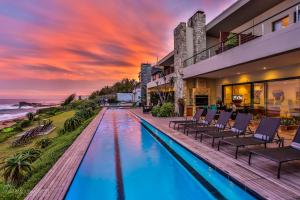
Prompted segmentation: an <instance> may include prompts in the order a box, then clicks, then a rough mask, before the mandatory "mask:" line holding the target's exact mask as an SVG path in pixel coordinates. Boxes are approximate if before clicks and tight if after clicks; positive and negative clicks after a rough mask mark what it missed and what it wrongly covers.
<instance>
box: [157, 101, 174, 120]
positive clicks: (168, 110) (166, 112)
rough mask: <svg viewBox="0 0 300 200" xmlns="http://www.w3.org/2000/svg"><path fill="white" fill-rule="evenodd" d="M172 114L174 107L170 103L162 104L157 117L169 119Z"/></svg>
mask: <svg viewBox="0 0 300 200" xmlns="http://www.w3.org/2000/svg"><path fill="white" fill-rule="evenodd" d="M173 113H174V105H173V104H172V103H164V104H163V105H162V106H161V107H160V109H159V117H171V116H172V115H173Z"/></svg>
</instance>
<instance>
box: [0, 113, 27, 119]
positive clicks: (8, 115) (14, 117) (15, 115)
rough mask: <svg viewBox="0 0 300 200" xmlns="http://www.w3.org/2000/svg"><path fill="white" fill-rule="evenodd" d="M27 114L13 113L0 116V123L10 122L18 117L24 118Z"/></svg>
mask: <svg viewBox="0 0 300 200" xmlns="http://www.w3.org/2000/svg"><path fill="white" fill-rule="evenodd" d="M27 113H28V112H20V113H15V114H1V115H0V121H6V120H11V119H16V118H19V117H24V116H26V114H27Z"/></svg>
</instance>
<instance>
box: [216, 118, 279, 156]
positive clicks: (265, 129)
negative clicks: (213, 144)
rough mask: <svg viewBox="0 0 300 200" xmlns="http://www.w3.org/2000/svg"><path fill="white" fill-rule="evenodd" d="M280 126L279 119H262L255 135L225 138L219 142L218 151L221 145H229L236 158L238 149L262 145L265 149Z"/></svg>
mask: <svg viewBox="0 0 300 200" xmlns="http://www.w3.org/2000/svg"><path fill="white" fill-rule="evenodd" d="M279 125H280V118H271V117H265V118H263V119H262V120H261V121H260V123H259V125H258V128H257V129H256V131H255V134H254V135H252V136H251V137H238V138H227V139H222V140H219V144H218V151H219V150H220V145H221V143H225V144H229V145H231V146H234V147H235V158H236V159H237V157H238V151H239V148H240V147H246V146H253V145H262V144H263V145H264V146H265V148H266V147H267V143H271V142H273V141H274V138H275V134H276V133H277V130H278V128H279Z"/></svg>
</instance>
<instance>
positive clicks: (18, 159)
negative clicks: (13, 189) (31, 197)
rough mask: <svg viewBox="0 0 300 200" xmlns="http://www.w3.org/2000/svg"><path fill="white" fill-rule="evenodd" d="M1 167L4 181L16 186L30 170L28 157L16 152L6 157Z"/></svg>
mask: <svg viewBox="0 0 300 200" xmlns="http://www.w3.org/2000/svg"><path fill="white" fill-rule="evenodd" d="M1 169H2V170H3V171H4V172H3V177H4V180H5V182H9V183H11V184H13V185H16V186H18V185H20V184H21V183H22V182H23V181H24V179H25V177H26V175H27V174H28V173H29V172H30V171H31V166H30V163H29V159H28V157H26V156H24V155H22V154H16V155H14V156H12V157H10V158H8V159H6V160H5V162H4V165H3V167H2V168H1Z"/></svg>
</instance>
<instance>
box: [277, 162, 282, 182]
mask: <svg viewBox="0 0 300 200" xmlns="http://www.w3.org/2000/svg"><path fill="white" fill-rule="evenodd" d="M280 170H281V162H279V164H278V169H277V178H278V179H279V178H280Z"/></svg>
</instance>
